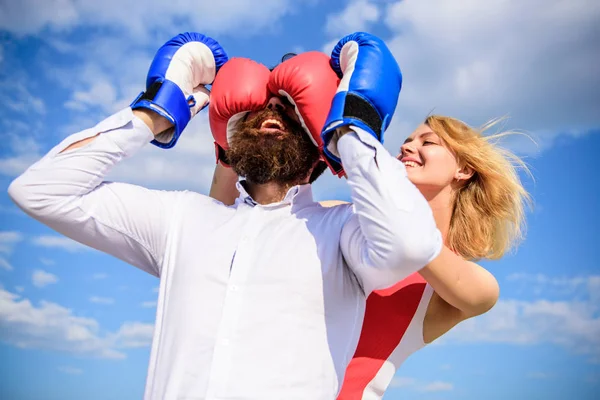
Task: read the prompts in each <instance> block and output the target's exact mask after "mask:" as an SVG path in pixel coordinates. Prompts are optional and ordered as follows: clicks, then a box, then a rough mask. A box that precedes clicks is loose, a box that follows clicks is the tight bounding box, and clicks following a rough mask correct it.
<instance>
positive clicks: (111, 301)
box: [90, 296, 115, 305]
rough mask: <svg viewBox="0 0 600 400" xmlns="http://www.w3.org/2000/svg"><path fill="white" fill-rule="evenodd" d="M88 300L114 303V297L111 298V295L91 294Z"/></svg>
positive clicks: (96, 302) (105, 303)
mask: <svg viewBox="0 0 600 400" xmlns="http://www.w3.org/2000/svg"><path fill="white" fill-rule="evenodd" d="M90 302H92V303H95V304H104V305H111V304H115V299H113V298H111V297H99V296H92V297H90Z"/></svg>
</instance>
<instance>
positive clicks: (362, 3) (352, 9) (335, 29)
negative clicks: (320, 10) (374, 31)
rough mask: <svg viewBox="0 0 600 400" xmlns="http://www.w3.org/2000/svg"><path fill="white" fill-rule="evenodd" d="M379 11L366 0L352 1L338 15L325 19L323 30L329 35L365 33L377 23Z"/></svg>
mask: <svg viewBox="0 0 600 400" xmlns="http://www.w3.org/2000/svg"><path fill="white" fill-rule="evenodd" d="M379 17H380V10H379V8H378V7H377V5H376V4H373V3H372V2H370V1H368V0H353V1H351V2H350V3H349V4H348V5H347V6H346V8H345V9H344V10H343V11H342V12H341V13H339V14H332V15H329V16H328V17H327V23H326V25H325V30H326V31H327V33H329V34H330V35H339V36H343V35H347V34H349V33H352V32H356V31H366V30H368V29H369V27H370V26H372V24H373V23H375V22H377V21H378V20H379Z"/></svg>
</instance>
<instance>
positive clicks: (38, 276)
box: [31, 269, 58, 288]
mask: <svg viewBox="0 0 600 400" xmlns="http://www.w3.org/2000/svg"><path fill="white" fill-rule="evenodd" d="M31 282H32V283H33V285H34V286H35V287H39V288H43V287H44V286H48V285H52V284H54V283H57V282H58V277H57V276H56V275H54V274H51V273H50V272H46V271H43V270H41V269H36V270H35V271H33V274H32V275H31Z"/></svg>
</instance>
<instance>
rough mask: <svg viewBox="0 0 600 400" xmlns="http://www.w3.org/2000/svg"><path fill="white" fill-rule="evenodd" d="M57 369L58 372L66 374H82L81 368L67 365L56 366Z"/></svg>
mask: <svg viewBox="0 0 600 400" xmlns="http://www.w3.org/2000/svg"><path fill="white" fill-rule="evenodd" d="M58 370H59V371H60V372H64V373H65V374H68V375H81V374H83V370H82V369H81V368H75V367H69V366H62V367H58Z"/></svg>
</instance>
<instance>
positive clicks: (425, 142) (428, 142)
mask: <svg viewBox="0 0 600 400" xmlns="http://www.w3.org/2000/svg"><path fill="white" fill-rule="evenodd" d="M423 144H424V145H425V144H435V143H434V142H430V141H429V140H426V141H424V142H423Z"/></svg>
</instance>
